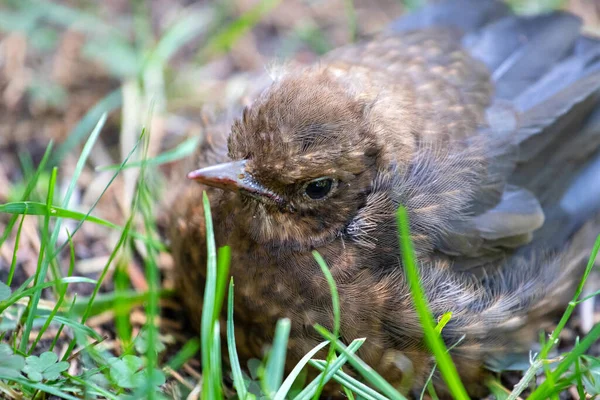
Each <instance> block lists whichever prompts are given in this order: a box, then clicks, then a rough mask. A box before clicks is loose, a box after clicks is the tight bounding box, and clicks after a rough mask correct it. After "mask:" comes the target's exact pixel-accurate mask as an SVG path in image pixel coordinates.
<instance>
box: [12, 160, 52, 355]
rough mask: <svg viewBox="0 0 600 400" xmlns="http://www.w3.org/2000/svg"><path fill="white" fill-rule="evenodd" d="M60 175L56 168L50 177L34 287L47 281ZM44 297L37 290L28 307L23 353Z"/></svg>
mask: <svg viewBox="0 0 600 400" xmlns="http://www.w3.org/2000/svg"><path fill="white" fill-rule="evenodd" d="M57 173H58V169H57V168H54V169H53V170H52V175H51V176H50V180H49V182H48V196H47V198H46V211H45V213H44V227H43V230H42V235H41V236H42V239H41V241H40V254H39V255H38V264H37V267H36V271H35V278H34V280H33V282H34V286H37V285H38V284H40V283H41V282H43V281H44V279H46V274H47V273H48V265H49V262H48V261H47V260H45V259H44V254H45V253H46V247H47V246H49V245H50V244H49V243H48V242H49V241H50V239H49V238H48V230H49V224H50V215H51V208H52V199H54V188H55V186H56V176H57ZM41 296H42V290H41V289H40V290H36V291H35V292H34V293H33V295H32V297H31V299H30V301H29V304H28V305H27V319H26V320H25V327H24V328H23V335H22V337H21V344H20V345H19V350H20V351H21V352H23V353H25V352H26V349H27V341H28V340H29V334H30V333H31V329H32V327H33V320H34V318H35V315H36V314H37V307H38V304H39V302H40V298H41Z"/></svg>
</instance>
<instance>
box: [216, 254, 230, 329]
mask: <svg viewBox="0 0 600 400" xmlns="http://www.w3.org/2000/svg"><path fill="white" fill-rule="evenodd" d="M230 262H231V248H230V247H229V246H223V247H220V248H219V251H218V254H217V294H216V298H215V308H214V316H213V318H214V319H215V320H218V319H219V315H221V310H222V308H223V301H224V300H225V290H226V288H227V278H229V263H230Z"/></svg>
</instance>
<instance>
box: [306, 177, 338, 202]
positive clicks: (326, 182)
mask: <svg viewBox="0 0 600 400" xmlns="http://www.w3.org/2000/svg"><path fill="white" fill-rule="evenodd" d="M335 185H336V181H335V180H333V179H331V178H319V179H315V180H314V181H310V182H308V183H307V184H306V185H305V186H304V194H305V195H306V196H308V197H309V198H311V199H313V200H322V199H324V198H325V197H327V195H328V194H329V193H331V191H332V190H333V189H334V188H335Z"/></svg>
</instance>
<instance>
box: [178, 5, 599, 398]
mask: <svg viewBox="0 0 600 400" xmlns="http://www.w3.org/2000/svg"><path fill="white" fill-rule="evenodd" d="M261 89H262V91H261V92H260V94H258V95H257V96H256V97H255V98H254V100H253V102H252V103H251V104H250V105H249V106H247V107H245V108H244V109H243V112H242V113H241V116H240V117H239V119H235V121H233V122H232V124H231V126H230V127H229V126H228V125H227V124H225V125H223V124H222V125H215V126H213V127H212V128H209V129H207V131H206V132H205V137H204V141H203V143H202V145H201V146H200V148H199V150H198V152H197V155H196V157H195V158H194V160H193V163H194V166H193V169H195V170H194V171H193V172H190V173H189V175H188V178H190V179H192V180H195V181H197V182H199V183H200V184H197V183H186V184H184V185H183V186H184V187H183V189H181V190H180V191H179V192H177V196H176V199H175V201H174V202H173V203H172V212H171V217H172V218H171V224H170V232H169V234H170V240H171V244H172V251H173V255H174V258H175V262H176V273H177V284H178V289H179V293H180V295H181V299H182V301H183V304H184V306H185V307H186V309H187V311H188V312H189V315H190V317H191V321H192V323H193V325H194V326H196V327H199V326H200V315H201V310H202V296H203V288H204V284H205V266H206V247H205V221H204V217H203V208H202V191H204V190H206V191H207V192H208V196H209V199H210V203H211V208H212V213H213V220H214V225H215V228H214V230H215V240H216V244H217V246H223V245H229V246H231V252H232V253H231V270H230V272H231V275H232V276H233V278H234V281H235V326H236V340H237V343H238V352H239V354H240V357H241V358H242V359H243V360H244V359H248V358H251V357H258V358H260V357H262V355H263V354H264V350H265V349H266V348H267V346H268V344H270V343H271V341H272V339H273V332H274V327H275V324H276V322H277V320H278V319H280V318H283V317H287V318H289V319H290V320H291V333H290V341H289V350H288V364H287V367H288V368H291V367H293V366H294V365H295V364H296V362H297V361H298V360H299V359H300V358H301V357H302V356H303V355H304V354H305V353H306V352H308V351H309V350H310V349H312V348H313V347H314V346H315V345H317V344H318V343H319V342H321V341H322V340H323V339H322V337H321V336H320V335H319V334H317V333H316V331H315V330H314V328H313V326H314V325H315V324H321V325H323V326H325V327H328V328H331V327H332V321H333V312H332V302H331V295H330V291H329V287H328V285H327V282H326V279H325V277H324V275H323V274H322V272H321V270H320V268H319V266H318V265H317V263H316V261H315V260H314V258H313V255H312V253H311V252H312V251H313V250H317V251H318V252H319V253H320V254H321V255H322V256H323V257H324V259H325V260H326V262H327V265H328V267H329V268H330V271H331V273H332V275H333V277H334V279H335V282H336V285H337V289H338V291H339V296H340V304H341V330H340V335H341V338H340V339H341V340H342V341H343V342H345V343H349V342H351V341H352V340H353V339H356V338H362V337H364V338H366V342H365V344H364V345H363V346H362V347H361V348H360V350H359V352H358V355H359V356H360V357H361V358H362V359H363V360H364V361H365V362H366V363H368V364H369V365H370V366H372V367H373V368H375V369H376V370H377V371H378V372H379V373H380V374H381V375H383V377H384V378H385V379H387V380H388V381H389V382H390V383H391V384H392V385H394V386H396V387H397V388H398V389H399V390H401V391H403V392H409V391H410V390H418V389H419V388H420V387H421V386H422V385H423V383H424V382H425V379H426V378H427V376H428V375H429V374H430V372H431V369H432V367H433V365H434V359H433V357H432V356H431V354H430V352H429V351H428V349H427V347H426V345H425V343H424V339H423V332H422V328H421V326H420V323H419V318H418V316H417V314H416V312H415V309H414V306H413V303H412V300H411V294H410V290H409V288H408V285H407V282H406V278H405V274H404V270H403V265H402V262H401V255H400V250H399V246H398V236H397V226H396V222H395V213H396V210H397V208H398V206H399V205H403V206H405V207H406V209H407V211H408V214H409V218H410V227H411V239H412V241H413V244H414V247H415V250H416V254H417V257H418V261H419V264H420V273H421V280H422V285H423V287H424V290H425V293H426V295H427V298H428V301H429V306H430V308H431V310H432V313H433V315H434V317H436V318H439V317H440V316H442V315H443V314H444V313H447V312H451V313H452V317H451V319H450V321H449V322H448V323H447V325H446V326H445V327H444V329H443V331H442V336H443V339H444V341H445V342H446V345H447V346H449V347H450V346H453V347H452V350H451V355H452V358H453V360H454V362H455V363H456V365H457V369H458V371H459V373H460V374H461V377H462V378H463V380H464V382H465V385H466V386H467V388H468V390H469V391H470V392H471V393H481V388H482V385H483V383H484V382H483V380H482V379H481V378H482V374H483V373H484V368H485V366H489V365H494V364H495V363H496V364H498V363H501V362H502V360H503V359H506V358H509V357H510V355H511V354H515V353H520V352H524V353H527V351H528V350H529V349H530V347H531V345H532V342H533V341H534V340H535V339H536V337H537V333H538V330H539V329H540V328H542V327H543V326H544V324H545V322H547V318H549V315H551V314H552V312H553V311H556V310H559V309H560V307H561V306H563V305H564V304H566V302H567V301H568V300H569V299H570V298H571V296H572V295H573V292H574V288H575V285H576V284H577V283H578V282H579V281H580V279H581V273H582V267H581V265H582V263H581V262H580V260H581V254H584V253H582V251H585V249H586V246H587V243H588V242H589V237H588V238H584V239H582V240H581V242H578V241H577V240H574V239H573V238H574V237H575V238H577V236H574V233H575V232H576V231H577V230H578V229H579V228H580V227H581V225H582V224H583V223H584V222H585V221H586V220H588V219H589V218H591V217H592V216H594V215H595V213H596V212H597V210H598V208H600V156H599V153H600V152H599V146H600V106H599V103H598V95H599V89H600V44H599V43H598V42H597V41H595V40H593V39H589V38H586V37H583V36H581V35H580V21H579V20H578V19H577V18H575V17H574V16H572V15H569V14H566V13H553V14H548V15H543V16H538V17H515V16H513V15H511V14H510V12H509V11H508V9H507V8H506V6H505V5H504V4H503V3H501V2H497V1H493V0H454V1H447V2H442V3H440V4H436V5H433V6H429V7H427V8H425V9H423V10H421V11H420V12H418V13H416V14H413V15H409V16H406V17H403V18H402V19H400V20H398V21H397V22H396V23H395V24H394V25H393V26H392V27H391V29H390V30H389V31H388V32H386V33H384V34H382V35H381V36H379V37H376V38H374V39H371V40H369V41H364V42H361V43H358V44H353V45H349V46H347V47H344V48H341V49H338V50H335V51H333V52H331V53H329V54H327V55H326V56H324V57H323V58H322V59H321V60H320V61H319V62H318V63H315V64H313V65H307V66H298V65H289V66H285V67H283V68H282V69H281V71H278V73H276V74H274V76H273V80H272V82H271V83H270V84H269V85H268V86H267V87H266V88H261ZM592 239H593V238H592ZM581 243H585V245H584V244H581ZM584 255H586V254H584ZM434 383H435V385H436V387H437V388H438V390H439V391H440V392H441V393H444V384H443V381H442V380H441V378H440V377H438V376H437V375H436V376H435V377H434ZM331 390H332V392H331V393H333V394H334V395H336V394H339V392H336V391H335V390H336V389H335V388H333V389H331Z"/></svg>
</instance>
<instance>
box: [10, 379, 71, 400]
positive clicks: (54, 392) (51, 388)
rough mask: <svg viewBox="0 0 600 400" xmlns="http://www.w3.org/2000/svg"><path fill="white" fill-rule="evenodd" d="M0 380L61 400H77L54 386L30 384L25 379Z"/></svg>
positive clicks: (37, 383) (30, 382)
mask: <svg viewBox="0 0 600 400" xmlns="http://www.w3.org/2000/svg"><path fill="white" fill-rule="evenodd" d="M0 379H2V380H6V381H8V382H15V383H18V384H19V385H21V386H22V387H26V388H33V389H36V390H39V391H40V392H43V393H48V394H51V395H54V396H56V397H59V398H61V399H66V400H79V398H78V397H74V396H72V395H70V394H68V393H66V392H64V391H62V390H60V389H58V388H56V387H54V386H51V385H49V384H45V383H39V382H32V381H30V380H28V379H25V378H14V377H8V376H0Z"/></svg>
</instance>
